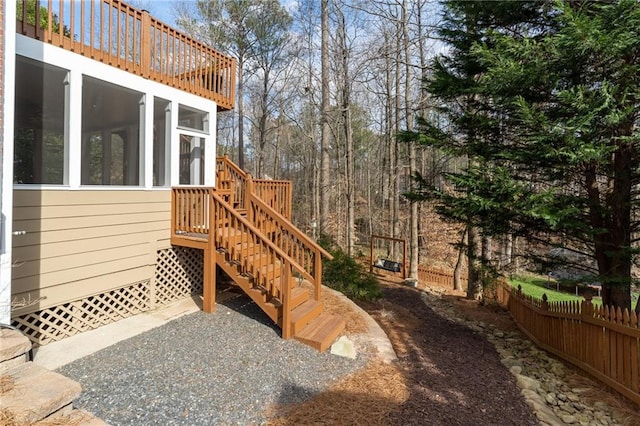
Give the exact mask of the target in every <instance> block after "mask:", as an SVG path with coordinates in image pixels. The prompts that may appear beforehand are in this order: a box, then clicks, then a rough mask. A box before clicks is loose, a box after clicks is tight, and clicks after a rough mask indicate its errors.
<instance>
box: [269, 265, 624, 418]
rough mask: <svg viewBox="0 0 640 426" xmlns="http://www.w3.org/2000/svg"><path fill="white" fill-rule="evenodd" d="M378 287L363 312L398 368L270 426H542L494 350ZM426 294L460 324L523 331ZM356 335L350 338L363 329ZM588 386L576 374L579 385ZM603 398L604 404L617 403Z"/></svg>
mask: <svg viewBox="0 0 640 426" xmlns="http://www.w3.org/2000/svg"><path fill="white" fill-rule="evenodd" d="M380 282H381V285H382V289H383V293H384V297H383V298H382V299H381V300H380V301H378V302H366V303H365V302H361V303H359V305H360V306H361V307H362V308H363V309H364V310H365V311H366V312H367V313H368V314H369V315H371V317H373V319H375V320H376V321H377V322H378V324H379V325H380V326H381V327H382V328H383V330H384V331H385V332H386V333H387V335H388V336H389V339H390V340H391V343H392V344H393V347H394V349H395V351H396V353H397V355H398V361H397V362H394V363H387V364H385V363H382V362H372V363H370V364H369V365H368V366H367V367H366V368H365V369H363V370H361V371H360V372H358V373H356V374H354V375H352V376H349V377H347V378H346V379H343V380H342V381H340V382H338V383H336V384H334V385H333V386H332V387H331V388H330V389H329V390H328V391H326V392H323V393H322V394H320V395H317V396H316V397H314V398H312V399H311V400H309V401H307V402H305V403H302V404H298V405H295V406H291V407H276V408H274V412H273V413H272V416H271V418H272V421H270V422H269V424H279V425H293V424H350V425H368V426H369V425H390V424H398V425H399V424H402V425H412V424H415V425H418V424H420V425H424V424H433V425H442V424H448V425H527V424H532V425H533V424H539V422H538V420H537V419H536V417H535V415H534V414H533V412H532V411H531V409H530V408H529V407H528V406H527V405H526V403H525V400H524V397H522V395H521V394H520V389H519V388H518V387H517V385H516V383H515V380H514V378H513V376H512V375H511V373H510V372H509V370H508V369H507V368H505V367H504V365H503V364H502V363H501V362H500V357H499V355H498V353H497V352H496V350H495V348H494V347H493V345H492V344H491V343H489V342H488V341H487V340H486V339H485V338H483V337H482V336H480V335H479V334H477V333H475V332H473V331H472V330H471V329H470V328H467V327H465V326H463V325H461V324H457V323H453V322H451V321H448V320H447V319H445V318H443V317H442V316H440V315H438V314H437V313H436V312H434V311H433V310H432V309H431V308H430V307H429V306H427V305H426V304H425V303H424V302H423V300H422V298H421V293H422V291H423V290H424V288H423V289H416V288H411V287H408V286H405V285H403V284H401V282H400V280H398V279H394V278H391V277H380ZM429 290H430V291H435V292H437V293H439V294H441V297H442V299H443V301H445V302H447V303H450V304H451V305H452V306H453V307H454V309H455V311H456V313H457V315H459V317H460V318H464V319H466V320H474V321H482V322H484V323H486V324H493V325H494V326H495V327H496V328H498V329H500V330H502V331H504V332H514V331H517V330H518V327H517V325H516V324H515V322H514V321H513V320H512V319H511V316H510V315H509V313H508V312H506V311H505V310H503V309H502V308H500V307H497V306H490V305H488V306H483V305H480V304H478V303H477V302H474V301H470V300H467V299H466V298H465V297H464V296H465V295H464V293H463V292H460V291H454V290H451V289H445V288H433V287H431V288H429ZM343 309H344V308H343ZM345 313H346V312H345ZM346 314H347V316H350V315H353V314H352V313H346ZM348 322H349V321H348ZM356 323H357V321H356ZM352 327H355V329H352V330H349V328H348V329H347V332H349V331H352V332H354V331H358V329H359V326H358V325H357V324H356V325H355V326H352ZM574 373H575V372H574ZM584 379H585V378H584V375H582V374H581V373H577V374H576V380H584ZM598 387H600V386H598ZM602 392H603V394H601V395H599V399H603V398H605V399H606V398H609V399H619V397H617V396H616V395H615V394H614V393H610V394H607V391H602ZM628 405H629V407H628V408H629V409H631V410H633V407H632V406H631V404H630V403H629V404H628ZM312 419H313V420H312Z"/></svg>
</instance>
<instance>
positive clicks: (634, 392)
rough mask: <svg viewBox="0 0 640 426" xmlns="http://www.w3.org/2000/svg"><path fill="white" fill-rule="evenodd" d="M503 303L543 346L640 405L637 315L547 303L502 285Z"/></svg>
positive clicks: (499, 292) (585, 305)
mask: <svg viewBox="0 0 640 426" xmlns="http://www.w3.org/2000/svg"><path fill="white" fill-rule="evenodd" d="M496 293H497V294H496V296H497V299H498V302H499V303H500V304H502V305H504V306H506V307H507V308H508V309H509V311H510V312H511V315H512V316H513V318H514V320H515V321H516V322H517V323H518V326H519V327H520V328H521V329H522V331H523V332H524V333H525V334H527V335H528V336H529V338H531V340H533V341H534V342H535V343H536V344H537V345H538V346H540V347H541V348H543V349H545V350H547V351H549V352H551V353H553V354H554V355H556V356H559V357H560V358H562V359H564V360H566V361H568V362H570V363H571V364H573V365H575V366H577V367H579V368H581V369H583V370H584V371H586V372H587V373H589V374H591V375H593V376H594V377H596V378H597V379H599V380H600V381H602V382H603V383H605V384H607V385H608V386H610V387H611V388H613V389H615V390H616V391H618V392H620V393H621V394H623V395H624V396H626V397H627V398H629V399H631V400H632V401H634V402H635V403H638V404H640V357H639V356H638V354H639V352H640V328H639V324H638V316H637V315H636V313H635V312H631V313H629V312H628V311H627V310H625V311H624V312H622V311H621V310H620V309H619V308H618V309H617V310H614V309H610V308H609V307H606V306H605V307H602V306H594V305H593V303H591V297H590V296H588V295H587V299H586V300H583V301H581V302H578V301H574V302H548V301H547V300H546V296H545V297H544V298H543V299H537V298H534V297H531V296H527V295H525V294H523V293H522V291H521V290H520V289H519V288H518V289H514V288H512V287H511V286H509V285H508V284H506V283H500V284H498V287H497V291H496Z"/></svg>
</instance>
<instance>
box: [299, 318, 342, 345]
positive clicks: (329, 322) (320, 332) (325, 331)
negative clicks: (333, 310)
mask: <svg viewBox="0 0 640 426" xmlns="http://www.w3.org/2000/svg"><path fill="white" fill-rule="evenodd" d="M344 326H345V323H344V319H342V317H339V316H337V315H331V314H326V313H325V314H321V315H319V316H318V317H316V318H314V319H313V320H312V321H311V322H309V324H307V325H306V326H305V327H304V328H303V329H302V330H300V331H299V332H298V333H296V335H295V336H294V337H295V338H296V339H297V340H300V341H301V342H303V343H306V344H308V345H309V346H312V347H314V348H316V349H318V350H319V351H321V352H323V351H325V350H326V349H327V348H328V347H329V346H330V345H331V344H332V343H333V342H334V340H335V339H336V338H337V337H338V335H339V334H340V333H341V332H342V330H344Z"/></svg>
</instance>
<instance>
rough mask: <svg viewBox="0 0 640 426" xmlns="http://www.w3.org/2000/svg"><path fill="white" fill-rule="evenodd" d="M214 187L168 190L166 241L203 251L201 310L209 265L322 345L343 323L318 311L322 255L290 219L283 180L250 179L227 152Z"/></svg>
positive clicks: (209, 306) (207, 296) (283, 324)
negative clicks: (168, 237)
mask: <svg viewBox="0 0 640 426" xmlns="http://www.w3.org/2000/svg"><path fill="white" fill-rule="evenodd" d="M216 176H217V182H218V187H217V188H208V187H176V188H173V189H172V219H171V225H172V226H171V243H172V244H173V245H176V246H185V247H193V248H198V249H202V250H204V290H203V298H204V300H203V309H204V310H205V311H206V312H213V311H214V309H215V283H216V276H215V275H216V265H217V266H218V267H220V269H222V270H223V271H224V272H225V273H226V274H227V275H228V276H229V277H230V278H231V279H232V280H233V282H234V283H235V284H236V285H237V286H238V287H240V288H241V289H242V290H243V291H244V292H245V293H246V294H247V295H249V297H250V298H251V299H252V300H253V301H254V302H255V303H256V304H257V305H258V306H260V308H261V309H262V310H263V311H264V312H265V313H266V314H267V315H268V316H269V318H271V320H272V321H273V322H274V323H275V324H277V325H278V326H279V327H280V328H281V329H282V337H283V338H285V339H289V338H291V337H293V338H295V339H297V340H299V341H301V342H303V343H305V344H307V345H309V346H312V347H313V348H315V349H317V350H319V351H324V350H326V349H327V348H328V347H329V346H330V345H331V344H332V343H333V341H334V340H335V339H336V338H337V337H338V335H339V334H340V333H341V332H342V330H343V329H344V320H343V319H342V318H340V317H337V316H335V315H329V314H326V313H323V306H322V301H321V298H320V296H321V290H322V257H323V256H324V257H326V258H328V259H331V255H330V254H329V253H327V252H326V251H325V250H323V249H322V248H321V247H320V246H318V245H317V243H316V242H315V241H313V240H312V239H310V238H309V237H308V236H307V235H305V234H304V233H303V232H302V231H300V230H299V229H298V228H296V227H295V226H294V225H293V224H292V223H291V221H290V217H291V183H290V182H287V181H271V180H254V179H253V178H252V177H251V176H250V175H248V174H246V173H244V172H243V171H242V170H240V169H239V168H238V167H237V166H236V165H235V164H233V163H232V162H231V161H230V160H229V159H228V157H226V156H225V157H222V158H219V159H218V161H217V175H216Z"/></svg>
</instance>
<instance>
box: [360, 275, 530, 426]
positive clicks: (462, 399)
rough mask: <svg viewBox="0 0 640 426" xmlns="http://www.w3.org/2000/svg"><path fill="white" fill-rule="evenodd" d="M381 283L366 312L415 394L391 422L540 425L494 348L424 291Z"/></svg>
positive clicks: (393, 283)
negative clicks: (443, 312)
mask: <svg viewBox="0 0 640 426" xmlns="http://www.w3.org/2000/svg"><path fill="white" fill-rule="evenodd" d="M382 283H383V293H384V298H383V299H382V300H381V301H380V302H378V303H375V304H374V303H369V304H365V305H364V306H363V307H364V309H365V310H367V311H368V312H369V314H370V315H372V316H373V317H374V318H375V320H376V321H377V322H378V323H379V324H380V325H381V326H382V328H383V329H384V330H385V332H386V333H387V334H388V335H389V338H390V339H391V342H392V343H393V345H394V348H395V349H396V353H397V355H398V358H399V367H400V368H401V370H402V371H403V374H404V376H405V379H406V382H407V387H408V389H409V393H410V395H411V397H410V398H409V399H408V400H407V401H405V402H404V403H403V404H401V405H400V406H399V407H398V408H397V409H396V410H394V411H393V412H392V413H390V420H391V423H393V424H403V425H407V424H416V425H417V424H434V425H435V424H437V425H440V424H447V425H497V424H500V425H510V424H512V425H528V424H531V425H534V424H538V421H537V419H536V417H535V415H534V414H533V413H532V411H531V409H530V408H529V407H528V406H527V405H526V403H525V401H524V398H523V397H522V396H521V395H520V389H519V388H518V387H517V385H516V383H515V379H514V377H513V376H512V375H511V373H509V371H508V370H507V369H506V368H504V366H503V365H502V364H501V362H500V357H499V355H498V353H497V352H496V350H495V348H494V347H493V345H491V343H489V342H487V341H486V340H485V339H484V338H482V337H481V336H479V335H478V334H477V333H474V332H473V331H472V330H470V329H469V328H467V327H464V326H461V325H459V324H455V323H452V322H450V321H448V320H446V319H444V318H442V317H441V316H439V315H438V314H436V313H435V312H434V311H433V310H432V309H431V308H429V307H428V306H427V305H426V304H425V303H424V302H423V301H422V300H421V298H420V290H417V289H413V288H410V287H407V286H404V285H401V284H397V283H395V282H393V281H388V280H385V281H382ZM452 297H455V296H452ZM458 300H459V299H458ZM484 314H485V315H494V314H493V313H487V312H484ZM495 315H496V316H498V317H499V316H501V315H500V314H499V313H495Z"/></svg>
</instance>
